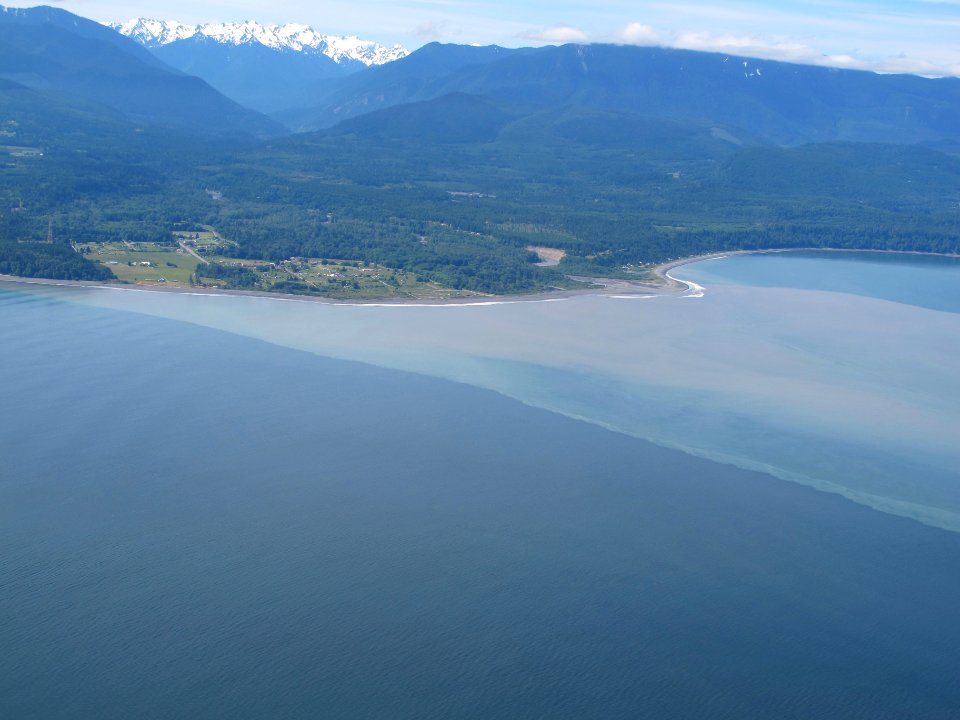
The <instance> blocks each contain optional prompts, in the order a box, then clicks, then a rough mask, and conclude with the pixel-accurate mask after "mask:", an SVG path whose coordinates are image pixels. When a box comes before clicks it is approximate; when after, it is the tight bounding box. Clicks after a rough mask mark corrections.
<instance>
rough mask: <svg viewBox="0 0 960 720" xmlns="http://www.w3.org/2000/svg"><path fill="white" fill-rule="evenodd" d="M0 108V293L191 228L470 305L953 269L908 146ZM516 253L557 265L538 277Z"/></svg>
mask: <svg viewBox="0 0 960 720" xmlns="http://www.w3.org/2000/svg"><path fill="white" fill-rule="evenodd" d="M3 94H4V97H5V99H7V100H9V102H6V103H5V105H4V110H3V113H2V114H3V117H2V118H0V123H2V125H0V131H3V132H4V133H5V137H4V138H3V142H6V143H9V144H8V145H4V144H3V143H0V233H2V235H0V271H2V272H6V273H10V274H16V275H28V276H46V277H59V278H72V279H76V278H84V279H100V278H103V277H104V275H107V274H109V273H108V271H106V270H105V269H104V268H103V267H102V266H99V265H96V264H94V263H91V262H88V261H87V260H86V259H85V258H84V257H83V256H81V255H79V254H76V253H72V251H71V250H70V247H71V244H76V243H89V242H101V241H103V242H105V241H119V240H124V241H129V242H144V241H148V242H161V243H162V242H172V235H171V233H172V231H173V230H175V229H178V228H180V229H182V228H184V227H194V226H199V225H208V226H211V227H214V228H216V230H217V231H218V233H219V234H220V235H221V236H223V237H224V238H226V239H228V240H230V241H233V243H235V244H232V245H230V246H229V247H228V248H226V249H225V250H224V251H223V253H224V254H226V255H228V256H230V255H232V256H234V257H236V258H244V259H252V260H263V261H267V262H278V261H280V260H285V259H289V258H291V257H314V258H336V259H340V260H350V261H365V262H370V263H376V264H378V265H383V266H387V267H390V268H397V269H402V270H406V271H409V272H412V273H415V274H416V275H417V276H418V277H420V278H423V279H425V280H431V281H435V282H439V283H441V284H443V285H446V286H448V287H452V288H458V289H464V290H473V291H478V292H485V293H507V292H531V291H537V290H541V289H544V288H550V287H562V286H564V285H565V284H569V281H568V280H566V276H567V275H594V276H602V275H621V276H624V275H625V276H627V277H630V276H631V273H633V272H634V271H636V270H637V269H638V267H640V266H647V265H652V264H655V263H659V262H662V261H665V260H669V259H673V258H677V257H683V256H688V255H693V254H699V253H705V252H712V251H721V250H732V249H759V248H789V247H833V248H869V249H895V250H920V251H931V252H944V253H954V252H958V251H960V241H958V233H957V227H958V225H957V223H958V220H960V210H958V202H960V159H958V158H957V157H955V156H952V155H949V154H945V153H942V152H938V151H936V150H933V149H929V148H923V147H919V146H903V145H881V144H867V143H825V144H814V145H805V146H799V147H793V148H782V147H777V146H773V145H768V144H763V143H747V142H744V141H742V140H740V139H739V138H737V137H736V136H734V135H733V133H732V132H727V131H718V129H717V128H716V127H714V126H711V125H709V124H706V123H695V122H679V121H678V122H671V121H666V120H662V119H652V118H645V117H643V116H639V115H632V114H623V113H608V112H600V111H596V110H589V109H584V108H577V107H567V108H560V109H551V110H547V111H542V112H537V113H521V112H513V111H511V110H510V109H509V108H507V109H504V108H502V107H497V106H493V105H492V104H490V103H488V102H487V101H485V100H482V99H475V98H471V97H469V96H458V97H457V98H455V99H454V100H452V101H451V100H450V99H449V98H441V99H440V100H438V101H431V102H426V103H422V104H417V105H408V106H404V107H402V108H393V109H391V110H389V111H382V112H379V113H372V114H370V115H368V116H364V117H361V118H358V119H357V120H355V121H349V122H346V123H342V124H341V125H340V126H337V127H336V128H333V129H331V130H326V131H321V132H317V133H313V134H307V135H294V136H289V137H285V138H279V139H274V140H272V141H266V142H254V141H251V140H242V141H239V140H231V141H220V142H201V141H199V140H196V139H193V138H192V137H191V136H190V135H187V134H184V133H183V132H180V131H177V130H164V129H160V128H143V127H140V126H138V125H136V124H133V123H131V122H129V121H128V120H126V119H123V118H120V117H114V116H111V115H104V114H102V113H99V112H94V111H93V110H91V109H89V108H86V107H84V106H77V105H73V104H64V105H57V104H56V103H50V102H48V101H47V100H46V99H44V98H42V97H41V96H39V95H37V94H36V93H33V92H32V91H28V90H25V89H22V88H16V87H7V88H6V89H5V90H3ZM51 228H52V230H53V239H54V241H53V243H52V244H50V243H47V242H46V241H47V236H48V230H49V229H51ZM531 245H543V246H549V247H554V248H559V249H562V250H564V251H566V253H567V255H566V257H565V258H564V260H563V261H562V263H561V265H560V266H559V267H558V268H544V267H539V266H537V265H535V264H534V261H535V260H536V257H535V256H534V255H532V253H531V252H530V251H529V250H528V249H527V248H528V246H531ZM216 272H219V273H221V277H220V279H222V280H224V281H225V282H227V283H228V284H231V285H236V286H241V287H242V286H245V285H247V284H249V282H250V278H249V277H247V276H246V275H244V274H243V273H240V272H234V271H225V270H219V271H216ZM231 273H233V274H231ZM233 275H236V277H233Z"/></svg>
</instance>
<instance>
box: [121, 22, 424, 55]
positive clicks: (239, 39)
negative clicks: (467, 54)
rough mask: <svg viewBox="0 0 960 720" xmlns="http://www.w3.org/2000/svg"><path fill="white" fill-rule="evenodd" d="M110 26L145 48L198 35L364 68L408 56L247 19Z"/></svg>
mask: <svg viewBox="0 0 960 720" xmlns="http://www.w3.org/2000/svg"><path fill="white" fill-rule="evenodd" d="M109 26H110V27H112V28H113V29H114V30H116V31H117V32H119V33H120V34H122V35H126V36H127V37H129V38H132V39H134V40H136V41H137V42H138V43H140V44H141V45H145V46H146V47H148V48H152V47H158V46H160V45H168V44H170V43H172V42H176V41H178V40H186V39H188V38H192V37H194V36H196V35H201V36H203V37H206V38H209V39H211V40H213V41H215V42H218V43H222V44H224V45H252V44H259V45H264V46H265V47H268V48H272V49H273V50H277V51H278V52H285V51H290V52H302V53H315V54H320V55H326V56H327V57H329V58H330V59H331V60H333V61H335V62H337V63H344V62H348V61H351V60H355V61H357V62H361V63H363V64H364V65H383V64H384V63H388V62H391V61H393V60H399V59H400V58H402V57H406V56H407V55H409V54H410V52H409V51H408V50H407V49H406V48H404V47H403V46H401V45H394V46H393V47H389V48H388V47H385V46H383V45H380V44H379V43H377V42H374V41H373V40H361V39H360V38H359V37H357V36H356V35H351V36H349V37H342V36H339V35H321V34H320V33H318V32H317V31H316V30H314V29H313V28H311V27H309V26H307V25H297V24H294V23H288V24H286V25H261V24H260V23H258V22H253V21H250V20H248V21H246V22H241V23H207V24H205V25H184V24H183V23H179V22H177V21H176V20H151V19H148V18H134V19H133V20H128V21H127V22H125V23H109Z"/></svg>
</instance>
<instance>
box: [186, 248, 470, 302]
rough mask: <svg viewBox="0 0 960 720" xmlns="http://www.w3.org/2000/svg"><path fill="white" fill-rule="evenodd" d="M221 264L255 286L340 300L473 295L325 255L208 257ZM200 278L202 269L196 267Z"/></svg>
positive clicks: (205, 280) (405, 273) (414, 277)
mask: <svg viewBox="0 0 960 720" xmlns="http://www.w3.org/2000/svg"><path fill="white" fill-rule="evenodd" d="M210 259H211V261H214V262H218V263H220V264H223V265H230V266H235V267H236V266H240V267H245V268H246V269H248V270H250V271H252V272H254V273H256V276H257V287H256V289H262V290H269V291H274V292H284V293H296V294H305V295H320V296H324V297H334V298H344V299H370V300H372V299H379V298H449V297H466V296H469V295H473V294H474V293H469V292H465V291H456V290H452V289H450V288H446V287H443V286H442V285H438V284H437V283H433V282H424V281H421V280H420V279H418V278H417V276H416V275H414V274H413V273H409V272H404V271H402V270H393V269H390V268H386V267H383V266H379V265H372V264H363V263H359V262H353V261H345V260H331V259H325V258H292V259H290V260H286V261H284V262H281V263H276V264H274V263H267V262H264V261H256V260H235V259H228V258H216V257H211V258H210ZM198 272H199V274H200V276H201V280H202V281H203V282H204V283H205V284H206V283H207V282H208V280H207V279H206V278H204V277H203V272H204V268H203V267H202V266H201V267H200V268H199V270H198Z"/></svg>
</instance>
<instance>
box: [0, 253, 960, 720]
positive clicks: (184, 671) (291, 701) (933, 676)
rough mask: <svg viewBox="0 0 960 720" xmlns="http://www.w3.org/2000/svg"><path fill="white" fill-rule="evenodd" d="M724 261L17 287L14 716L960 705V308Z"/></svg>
mask: <svg viewBox="0 0 960 720" xmlns="http://www.w3.org/2000/svg"><path fill="white" fill-rule="evenodd" d="M823 260H824V262H830V260H829V259H827V258H824V259H823ZM737 261H738V259H737V258H729V259H728V260H727V261H716V262H715V263H713V264H711V265H710V266H709V269H710V272H711V273H721V272H728V271H729V272H734V271H736V268H735V267H733V266H734V265H735V264H736V262H737ZM771 261H772V262H781V261H782V258H781V259H776V260H773V259H771ZM725 264H727V265H730V266H731V267H733V269H732V270H724V265H725ZM700 267H701V266H692V267H691V268H690V271H691V272H690V279H691V280H694V281H696V282H701V280H705V278H702V277H701V276H697V277H694V273H696V272H699V268H700ZM761 271H762V268H761ZM685 272H686V269H684V270H683V271H679V270H678V271H677V274H678V275H679V276H681V277H687V275H685V274H684V273H685ZM865 272H869V270H866V271H865ZM718 277H719V276H718V275H717V276H715V278H714V280H713V284H711V283H710V282H707V281H704V282H702V283H701V284H705V285H706V286H707V291H706V294H705V296H704V297H703V298H698V299H695V298H688V299H677V298H658V299H655V300H613V299H609V298H599V297H595V298H577V299H574V300H569V301H564V302H559V303H524V304H516V305H496V306H485V307H464V308H457V307H454V308H450V307H445V308H372V307H335V306H326V305H320V304H316V303H296V302H280V301H276V300H269V299H267V300H264V299H259V298H248V297H244V298H237V297H202V296H184V295H176V294H159V293H144V292H127V291H117V290H99V289H76V288H41V287H36V286H10V287H11V288H19V289H15V290H14V291H10V290H7V289H6V288H7V286H3V287H2V288H0V347H2V348H3V354H2V357H0V393H2V397H3V412H2V413H0V453H2V465H0V548H2V553H0V647H2V648H3V649H4V651H3V653H0V717H11V718H33V717H37V718H87V717H91V718H92V717H96V718H114V717H116V718H126V717H142V718H174V717H184V716H192V717H224V718H226V717H229V718H246V717H250V718H254V717H284V718H307V717H310V718H314V717H331V718H406V717H409V718H434V717H435V718H448V717H465V718H471V717H476V718H490V717H510V718H528V717H529V718H536V717H551V718H554V717H558V718H564V717H569V718H590V717H596V718H611V717H614V718H617V717H622V718H636V717H657V718H661V717H662V718H689V717H703V718H740V717H751V718H783V717H802V718H904V717H923V718H953V717H956V708H957V707H960V681H958V678H960V653H958V651H957V648H958V647H960V623H957V622H956V608H957V607H960V574H958V573H957V572H956V568H957V566H958V559H960V535H958V534H957V533H955V532H950V531H948V530H945V529H941V527H933V526H931V525H937V524H938V522H936V520H938V519H939V520H943V519H944V518H946V521H944V522H940V523H939V524H940V525H943V526H949V524H950V523H949V520H950V518H951V517H952V516H951V513H952V512H953V506H952V505H951V504H950V503H951V502H952V500H953V498H954V497H955V495H953V494H952V493H955V492H956V487H955V485H956V480H957V475H956V470H955V468H956V467H957V466H956V465H953V466H951V465H950V461H951V458H952V457H953V455H951V453H952V452H956V449H955V448H953V447H952V444H951V443H950V439H951V438H953V437H955V428H956V427H958V426H957V425H953V426H952V427H946V428H944V427H941V425H940V424H939V423H940V422H950V421H951V418H953V417H955V416H953V415H951V413H955V412H956V403H955V402H954V401H955V399H956V397H957V396H956V395H955V394H954V393H955V392H956V384H955V383H956V380H952V381H951V378H950V375H952V374H955V373H954V369H955V368H956V367H958V366H957V365H956V364H952V365H951V364H950V363H952V362H953V361H954V360H955V357H956V356H955V355H954V353H955V352H956V345H955V343H956V338H957V334H956V333H955V331H956V325H955V324H954V323H955V322H956V319H957V318H958V317H960V316H958V315H957V314H955V313H949V312H943V311H936V310H931V309H929V308H926V307H922V306H921V305H920V304H906V303H903V302H896V303H894V302H890V301H889V300H883V299H879V298H876V297H869V296H859V297H855V296H853V295H849V294H845V293H838V292H835V291H834V290H833V289H831V290H808V289H803V288H792V289H788V288H783V287H775V288H764V287H759V286H751V285H750V284H749V282H748V280H746V279H744V278H740V279H738V280H737V282H732V281H730V280H729V279H727V280H725V281H724V282H720V280H719V279H717V278H718ZM698 278H700V279H698ZM867 319H873V320H875V321H876V323H878V324H879V323H881V322H882V323H883V328H882V329H881V328H874V327H872V326H871V325H870V324H869V323H867ZM881 330H882V331H881ZM265 340H266V341H267V342H264V341H265ZM881 349H883V350H884V351H885V352H884V353H879V354H877V351H879V350H881ZM356 360H362V361H363V362H362V363H358V362H355V361H356ZM941 365H945V367H941ZM397 368H400V369H399V370H398V369H397ZM918 368H925V369H926V372H924V373H919V372H917V369H918ZM409 370H415V371H416V372H409ZM697 371H703V372H704V373H706V375H705V376H704V377H703V378H701V379H700V380H699V381H698V382H690V380H691V378H693V377H695V375H696V372H697ZM897 373H902V375H903V377H901V378H900V380H899V383H898V384H897V383H891V378H895V377H898V375H897ZM451 379H452V380H456V381H457V382H451ZM951 382H952V383H953V384H951ZM490 389H493V390H496V391H497V392H490ZM820 392H836V393H840V395H839V396H834V397H828V398H819V397H816V395H817V393H820ZM517 400H521V401H522V402H518V401H517ZM864 403H866V404H867V407H861V404H864ZM545 408H549V410H548V409H545ZM551 410H552V411H551ZM888 410H896V411H897V412H900V413H902V414H901V415H900V417H899V418H897V417H893V418H889V419H888V421H889V425H888V423H887V422H886V421H882V420H883V419H882V418H878V417H875V416H876V415H877V414H878V413H879V412H880V411H888ZM821 413H822V414H821ZM576 418H581V419H576ZM862 423H866V429H864V428H863V427H862V426H861V427H857V425H858V424H862ZM604 426H606V427H604ZM608 428H615V429H616V430H617V432H613V431H611V430H610V429H608ZM646 434H649V435H650V437H651V439H653V440H655V441H656V442H657V443H659V444H653V443H651V442H648V441H646V440H643V439H641V438H642V437H643V436H644V435H646ZM754 434H755V435H754ZM742 436H746V438H745V439H744V438H743V437H742ZM738 438H740V439H739V440H738ZM727 441H729V443H728V444H727V445H726V446H725V445H724V443H726V442H727ZM714 447H715V448H717V449H718V450H717V453H716V454H717V455H718V456H720V455H722V456H723V459H725V460H726V462H722V463H721V462H715V461H713V460H711V459H708V458H707V457H703V456H704V455H711V453H712V452H713V448H714ZM673 448H684V450H685V451H683V452H681V451H679V450H677V449H673ZM764 453H766V455H764ZM811 454H813V455H816V456H817V457H818V458H819V459H818V460H816V461H813V460H811V459H810V458H809V457H808V456H809V455H811ZM697 455H700V456H697ZM874 455H875V457H873V456H874ZM853 460H856V464H852V461H853ZM764 465H769V467H768V469H769V470H770V472H759V471H756V470H751V469H744V467H745V466H753V467H756V468H759V467H763V466H764ZM881 465H883V466H885V470H886V475H884V476H883V478H881V479H877V478H873V479H870V477H869V475H870V473H871V472H873V469H875V468H876V467H878V466H881ZM796 467H801V468H803V469H804V470H806V471H807V472H811V471H812V470H816V471H817V472H819V473H821V474H820V475H817V476H814V475H805V476H803V477H792V476H790V473H791V472H793V471H792V470H791V468H796ZM785 468H786V469H785ZM798 474H799V473H798ZM785 478H786V479H794V480H799V482H785V481H784V479H785ZM951 480H952V485H951ZM817 483H821V485H820V486H819V487H822V488H824V489H828V490H831V492H821V491H820V490H818V489H816V487H818V485H817ZM870 483H873V484H872V485H871V484H870ZM811 486H813V487H811ZM864 488H868V489H870V490H871V491H872V492H871V497H870V498H863V497H859V498H858V497H854V498H853V499H854V500H856V502H852V501H851V499H850V496H851V495H854V496H855V495H856V493H857V492H864V493H866V490H863V489H864ZM882 493H886V494H882ZM844 496H846V497H844ZM877 497H882V498H887V499H888V500H890V502H891V504H892V507H889V508H884V509H885V510H887V511H886V512H878V511H877V510H875V509H873V508H872V507H868V505H871V504H872V505H877V504H879V503H878V502H876V501H875V498H877ZM871 498H873V500H871ZM893 500H899V501H901V502H904V503H912V505H913V506H921V508H922V509H923V511H924V512H926V513H927V515H923V513H921V512H919V511H916V508H915V507H913V508H908V510H909V511H905V510H904V506H903V505H896V504H894V503H893ZM914 511H916V512H915V514H917V515H921V518H920V519H921V520H923V522H918V521H917V520H916V519H914V518H913V517H912V516H910V517H903V516H904V515H910V514H911V512H914ZM934 511H936V512H934ZM936 513H940V515H936ZM932 516H935V517H934V519H933V520H931V517H932Z"/></svg>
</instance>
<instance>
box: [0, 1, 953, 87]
mask: <svg viewBox="0 0 960 720" xmlns="http://www.w3.org/2000/svg"><path fill="white" fill-rule="evenodd" d="M46 1H47V2H49V3H50V4H53V2H51V0H46ZM10 4H23V5H26V4H27V3H13V2H11V3H10ZM30 4H33V3H30ZM56 4H57V5H58V6H60V7H64V8H66V9H68V10H70V11H72V12H75V13H77V14H80V15H84V16H86V17H90V18H93V19H96V20H104V21H106V20H128V19H130V18H132V17H140V16H142V17H152V18H156V19H163V20H167V19H175V20H179V21H181V22H187V23H198V22H208V21H216V20H222V21H233V20H246V19H250V20H257V21H260V22H264V23H285V22H298V23H303V24H307V25H311V26H312V27H313V28H314V29H316V30H318V31H320V32H325V33H331V34H357V35H360V36H361V37H365V38H370V39H373V40H377V41H379V42H382V43H384V44H393V43H402V44H403V45H405V46H407V47H408V48H410V49H414V48H416V47H419V46H420V45H423V44H424V43H426V42H430V41H432V40H439V41H442V42H455V43H478V44H491V43H496V44H499V45H505V46H510V47H516V46H520V45H542V44H545V43H561V42H621V43H634V44H642V45H653V44H656V45H666V46H674V47H685V48H691V49H698V50H717V51H720V52H731V53H737V54H741V55H753V56H758V57H765V58H771V59H782V60H790V61H796V62H804V63H818V64H826V65H833V66H838V67H852V68H863V69H872V70H880V71H885V72H914V73H919V74H927V75H957V76H960V0H901V1H900V2H880V1H879V0H873V1H868V0H804V1H800V0H795V1H791V0H783V1H781V2H775V3H774V2H759V1H758V0H727V1H726V2H722V3H721V2H709V1H706V0H678V1H677V2H669V1H668V0H659V1H656V2H636V1H634V2H626V1H623V0H590V1H589V2H585V1H580V2H571V1H569V0H552V1H551V2H547V1H546V0H510V1H504V0H396V1H394V2H390V1H388V0H320V1H316V0H314V1H310V0H276V1H275V2H271V3H265V2H263V1H262V0H173V2H163V3H157V2H150V0H63V1H62V2H57V3H56Z"/></svg>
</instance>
